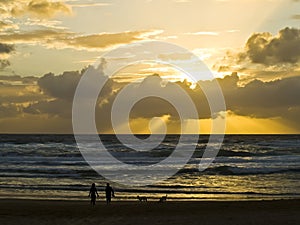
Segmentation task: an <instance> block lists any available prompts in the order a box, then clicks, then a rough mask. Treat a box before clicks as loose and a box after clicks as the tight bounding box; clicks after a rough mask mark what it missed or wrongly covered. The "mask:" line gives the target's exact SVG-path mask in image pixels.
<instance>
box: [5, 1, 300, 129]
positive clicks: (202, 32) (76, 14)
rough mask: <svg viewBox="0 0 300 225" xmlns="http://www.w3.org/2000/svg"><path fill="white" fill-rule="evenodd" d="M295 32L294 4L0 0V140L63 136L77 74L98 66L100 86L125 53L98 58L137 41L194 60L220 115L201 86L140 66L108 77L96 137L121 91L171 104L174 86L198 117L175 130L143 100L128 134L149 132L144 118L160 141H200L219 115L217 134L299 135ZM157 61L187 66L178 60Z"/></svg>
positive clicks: (298, 5) (165, 68) (298, 11)
mask: <svg viewBox="0 0 300 225" xmlns="http://www.w3.org/2000/svg"><path fill="white" fill-rule="evenodd" d="M299 24H300V1H299V0H123V1H122V0H111V1H108V0H101V1H91V0H69V1H51V0H28V1H25V0H0V133H72V101H73V96H74V93H75V90H76V87H77V85H78V82H79V81H80V79H81V77H82V76H83V75H84V73H85V72H86V71H87V70H88V69H87V68H90V65H93V64H94V63H95V62H101V63H100V66H99V67H98V68H95V71H94V72H95V73H97V74H98V75H97V76H99V77H101V79H102V78H103V80H105V79H104V78H106V77H107V76H108V74H106V72H105V69H104V68H105V64H106V63H108V64H109V63H116V62H117V61H118V62H119V63H120V62H121V63H123V64H124V63H125V62H126V60H127V59H129V58H130V57H132V55H130V54H127V55H125V56H123V58H121V57H119V58H107V59H105V60H102V59H101V58H102V57H103V55H104V54H107V52H110V51H112V50H113V49H116V48H120V47H122V46H124V45H128V44H133V43H136V42H141V41H161V42H165V43H171V44H175V45H177V46H181V47H182V48H184V49H187V50H188V51H189V52H191V53H193V54H195V55H196V56H197V57H198V58H199V59H201V60H202V61H203V62H204V63H205V65H206V66H207V68H208V69H209V70H210V71H211V73H212V74H213V76H214V80H215V81H217V82H218V84H219V85H220V88H221V90H222V92H223V96H224V100H225V104H226V110H225V111H220V112H215V113H214V114H213V115H212V113H211V112H210V111H209V106H208V104H207V99H206V97H205V93H203V90H201V87H203V86H207V87H209V88H210V87H211V86H212V83H213V82H212V81H207V80H205V79H203V80H201V79H200V80H199V81H198V83H197V82H196V83H195V82H193V81H191V80H189V78H188V77H187V76H186V75H185V74H184V73H183V72H182V71H179V70H178V69H176V68H174V67H172V66H170V65H161V64H155V63H153V62H152V63H149V62H143V63H139V64H135V65H129V66H126V67H124V68H123V69H121V70H120V71H118V72H117V73H116V74H115V75H114V77H109V78H108V80H107V82H106V84H105V86H104V89H103V90H102V92H101V94H100V96H99V99H98V101H97V106H96V109H95V110H96V124H97V129H98V131H99V132H100V133H112V132H113V129H112V126H111V123H110V120H111V109H112V105H113V102H114V101H115V100H116V97H117V96H118V94H119V93H120V91H121V90H122V88H124V87H125V86H126V85H131V86H130V87H132V91H131V92H128V98H130V97H134V96H142V95H143V93H142V92H143V90H148V89H149V90H155V91H156V92H157V93H163V94H164V95H166V96H175V97H176V98H178V99H179V100H178V101H180V99H181V100H182V98H181V96H177V95H178V93H176V91H174V86H176V85H177V86H179V87H180V88H181V89H183V90H184V91H185V92H186V93H188V95H189V96H190V98H191V99H192V101H193V102H194V104H195V107H196V109H197V112H198V116H197V118H194V117H192V116H191V118H189V119H188V120H187V121H185V124H184V125H183V124H181V123H180V122H181V121H180V118H179V115H178V113H177V112H176V109H174V106H172V105H171V104H170V103H167V102H166V101H163V100H161V99H157V98H146V99H143V100H141V101H140V102H138V103H137V104H136V105H135V106H134V108H133V109H132V112H131V113H130V128H131V129H132V131H133V132H135V133H148V132H150V129H149V126H148V125H149V121H151V119H152V118H154V117H155V118H159V119H160V120H162V121H163V122H164V123H165V124H166V125H167V129H168V130H167V131H168V132H169V133H180V132H181V127H183V126H186V125H188V126H190V124H192V121H195V120H197V121H198V122H200V128H201V129H200V130H199V132H200V133H210V132H211V124H212V121H218V120H220V119H221V118H224V117H225V116H226V133H231V134H265V133H267V134H276V133H279V134H288V133H300V118H299V116H298V115H299V114H300V100H299V99H300V91H299V90H300V68H299V62H300V26H299ZM157 57H158V58H159V59H161V60H173V61H185V62H186V63H189V64H188V65H189V66H190V68H193V65H194V64H193V62H192V61H191V60H190V61H189V59H186V58H185V55H183V54H178V52H170V53H169V54H165V55H158V56H157ZM211 88H212V87H211ZM126 103H127V102H126V99H125V100H124V104H126ZM119 126H120V127H119V130H120V131H122V126H123V125H122V124H119ZM155 129H156V128H154V132H159V131H160V127H159V126H158V128H157V130H155ZM191 130H193V129H191Z"/></svg>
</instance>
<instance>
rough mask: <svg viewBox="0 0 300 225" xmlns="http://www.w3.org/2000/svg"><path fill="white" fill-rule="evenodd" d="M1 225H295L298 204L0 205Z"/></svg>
mask: <svg viewBox="0 0 300 225" xmlns="http://www.w3.org/2000/svg"><path fill="white" fill-rule="evenodd" d="M0 224H1V225H8V224H9V225H10V224H11V225H27V224H28V225H35V224H39V225H48V224H49V225H50V224H51V225H55V224H60V225H69V224H72V225H77V224H78V225H89V224H110V225H114V224H122V225H129V224H141V225H142V224H145V225H147V224H149V225H150V224H151V225H154V224H172V225H177V224H178V225H179V224H180V225H191V224H201V225H210V224H216V225H222V224H224V225H231V224H239V225H242V224H245V225H248V224H249V225H250V224H251V225H254V224H255V225H257V224H264V225H277V224H284V225H289V224H295V225H296V224H297V225H298V224H300V200H276V201H275V200H273V201H228V202H225V201H222V202H221V201H198V202H170V201H169V202H166V203H158V202H112V203H111V204H110V205H106V204H105V203H103V202H97V205H96V206H95V207H92V206H90V205H89V202H88V201H44V200H41V201H35V200H0Z"/></svg>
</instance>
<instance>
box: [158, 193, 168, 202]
mask: <svg viewBox="0 0 300 225" xmlns="http://www.w3.org/2000/svg"><path fill="white" fill-rule="evenodd" d="M167 197H168V195H166V196H162V197H161V198H160V199H159V202H161V203H162V202H166V201H167Z"/></svg>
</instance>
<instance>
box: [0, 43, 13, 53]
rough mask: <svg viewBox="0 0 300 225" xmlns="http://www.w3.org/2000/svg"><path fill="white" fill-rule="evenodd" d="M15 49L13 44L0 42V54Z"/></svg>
mask: <svg viewBox="0 0 300 225" xmlns="http://www.w3.org/2000/svg"><path fill="white" fill-rule="evenodd" d="M14 50H15V48H14V46H13V45H9V44H3V43H0V54H4V53H5V54H9V53H11V52H13V51H14Z"/></svg>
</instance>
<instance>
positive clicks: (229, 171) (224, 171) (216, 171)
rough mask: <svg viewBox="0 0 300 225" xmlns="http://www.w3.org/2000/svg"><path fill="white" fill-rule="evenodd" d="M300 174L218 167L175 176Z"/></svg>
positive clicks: (186, 170) (189, 170)
mask: <svg viewBox="0 0 300 225" xmlns="http://www.w3.org/2000/svg"><path fill="white" fill-rule="evenodd" d="M277 173H278V174H280V173H300V167H299V168H242V167H233V166H218V167H212V168H207V169H206V170H204V171H199V170H198V169H197V168H184V169H181V170H180V171H179V172H178V173H177V175H182V174H194V175H258V174H277Z"/></svg>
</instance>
